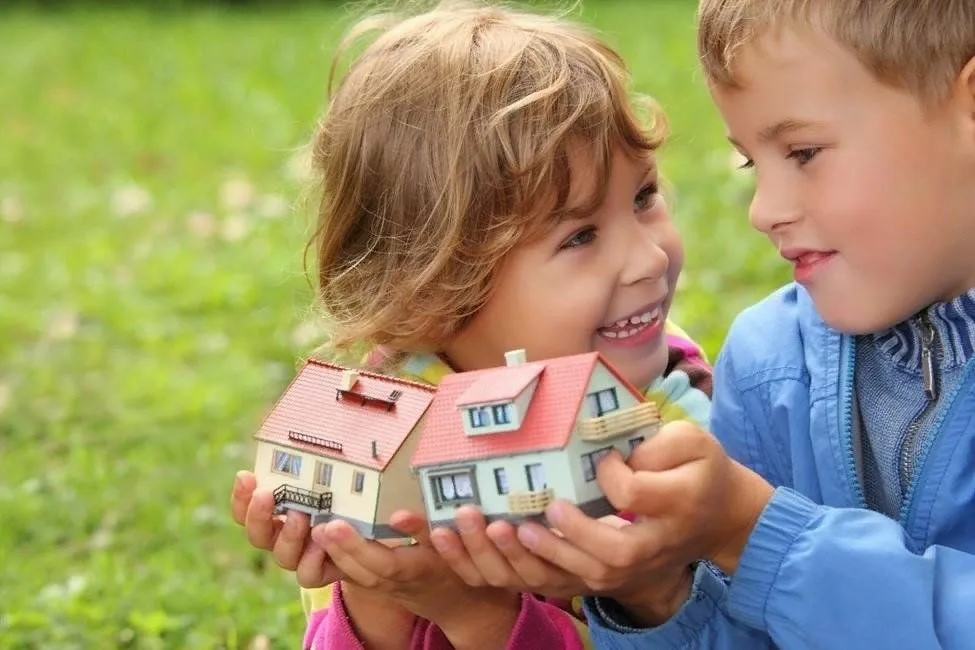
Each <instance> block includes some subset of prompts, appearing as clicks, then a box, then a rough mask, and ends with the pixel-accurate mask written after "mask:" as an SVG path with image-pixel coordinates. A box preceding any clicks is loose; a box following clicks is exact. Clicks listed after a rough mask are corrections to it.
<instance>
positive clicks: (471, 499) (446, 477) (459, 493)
mask: <svg viewBox="0 0 975 650" xmlns="http://www.w3.org/2000/svg"><path fill="white" fill-rule="evenodd" d="M430 482H431V484H432V485H433V497H434V501H435V502H436V505H437V507H438V508H439V507H442V506H445V505H450V506H458V505H461V504H464V503H477V495H476V493H475V490H474V470H473V469H468V470H464V471H462V472H455V473H453V474H438V475H436V476H431V477H430Z"/></svg>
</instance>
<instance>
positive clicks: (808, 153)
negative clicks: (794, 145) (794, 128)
mask: <svg viewBox="0 0 975 650" xmlns="http://www.w3.org/2000/svg"><path fill="white" fill-rule="evenodd" d="M820 151H822V148H821V147H806V148H804V149H794V150H792V151H790V152H789V156H788V157H789V158H791V159H792V160H795V161H796V164H797V165H799V166H800V167H802V166H803V165H807V164H809V163H810V162H812V159H813V158H815V157H816V154H818V153H819V152H820Z"/></svg>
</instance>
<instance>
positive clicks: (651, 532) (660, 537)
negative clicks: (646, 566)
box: [535, 502, 665, 578]
mask: <svg viewBox="0 0 975 650" xmlns="http://www.w3.org/2000/svg"><path fill="white" fill-rule="evenodd" d="M546 515H547V516H548V517H549V518H550V519H552V520H554V521H555V522H557V525H558V527H559V530H561V531H562V535H563V539H564V541H566V542H568V543H569V545H570V548H576V549H578V550H579V551H581V552H582V553H584V554H585V555H586V556H588V557H591V558H593V559H594V560H596V561H597V562H598V563H599V564H601V565H603V566H605V567H615V568H631V567H634V566H635V565H637V564H639V563H641V562H648V561H650V559H651V558H653V557H654V556H655V555H656V554H657V553H659V552H660V551H661V550H662V549H663V548H664V546H663V543H664V539H665V531H664V530H663V528H662V526H661V524H660V522H659V521H657V520H653V519H648V520H645V521H641V522H639V523H635V524H631V523H629V522H627V521H625V520H622V519H619V520H618V521H611V522H609V523H606V522H603V521H599V520H596V519H592V518H590V517H587V516H586V515H585V514H584V513H583V512H582V511H581V510H579V509H578V508H576V507H574V506H572V505H570V504H567V503H563V502H556V503H555V504H553V505H552V506H550V507H549V510H548V511H547V512H546ZM535 552H536V553H537V554H540V553H538V552H537V551H535ZM540 555H541V554H540ZM542 557H546V556H545V555H542ZM546 559H549V558H546ZM553 563H554V564H557V565H558V566H562V567H563V568H564V569H566V570H567V571H569V572H571V573H575V574H576V575H579V576H583V577H586V578H593V577H595V576H593V575H585V576H584V575H583V574H582V573H580V572H578V571H576V570H574V569H573V568H572V567H568V566H563V564H561V563H559V562H553Z"/></svg>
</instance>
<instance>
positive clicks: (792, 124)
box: [728, 118, 816, 146]
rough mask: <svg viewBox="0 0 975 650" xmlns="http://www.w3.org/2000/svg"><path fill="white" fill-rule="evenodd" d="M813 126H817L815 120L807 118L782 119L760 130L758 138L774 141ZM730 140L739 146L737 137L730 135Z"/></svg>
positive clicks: (761, 140)
mask: <svg viewBox="0 0 975 650" xmlns="http://www.w3.org/2000/svg"><path fill="white" fill-rule="evenodd" d="M813 126H816V123H815V122H809V121H806V120H794V119H791V118H789V119H785V120H780V121H778V122H776V123H775V124H770V125H769V126H766V127H765V128H763V129H762V130H761V131H759V132H758V139H759V141H760V142H762V143H767V142H772V141H773V140H777V139H779V138H781V137H782V136H783V135H786V134H788V133H792V132H793V131H799V130H800V129H807V128H810V127H813ZM728 141H729V142H731V143H732V144H733V145H735V146H738V143H737V142H735V139H734V138H732V137H731V136H730V135H729V136H728Z"/></svg>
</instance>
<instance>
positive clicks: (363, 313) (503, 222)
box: [309, 2, 666, 351]
mask: <svg viewBox="0 0 975 650" xmlns="http://www.w3.org/2000/svg"><path fill="white" fill-rule="evenodd" d="M377 31H378V32H379V34H378V36H377V37H376V38H375V39H374V40H372V41H371V42H370V43H369V44H368V45H367V46H366V47H365V49H364V50H363V51H362V52H361V54H359V56H358V57H357V58H356V59H355V60H354V62H353V63H352V65H351V66H350V68H349V70H348V72H347V74H346V75H345V76H344V79H342V81H341V83H340V84H339V85H338V87H337V88H336V89H335V91H334V93H332V85H333V80H334V78H335V70H336V66H337V62H338V60H339V59H340V58H341V57H342V55H343V53H344V52H345V51H347V50H348V49H349V48H350V47H352V46H355V45H356V44H357V43H359V42H360V40H361V39H362V38H363V37H364V36H365V35H367V34H374V33H376V32H377ZM329 89H330V93H331V98H330V101H329V105H328V107H327V111H326V113H325V115H324V117H323V118H322V120H321V122H320V124H319V126H318V129H317V132H316V134H315V136H314V139H313V142H312V160H313V169H314V171H315V174H316V179H317V183H316V190H317V191H320V195H321V199H320V205H319V210H318V221H319V222H318V228H317V232H316V233H315V234H314V236H313V238H312V240H311V241H310V242H309V247H310V248H312V249H314V250H316V251H317V275H318V292H319V296H320V299H321V302H322V304H323V306H324V309H325V312H326V317H327V319H328V320H329V321H330V327H331V328H332V337H331V342H330V347H332V348H333V349H336V350H339V351H340V350H343V349H346V350H347V349H348V348H349V346H350V345H352V344H354V343H364V344H367V345H376V344H380V345H388V346H390V347H392V348H393V349H395V350H399V351H419V350H431V351H432V350H437V349H438V348H439V346H440V345H441V344H442V343H443V342H444V341H446V340H447V339H449V338H450V337H451V336H452V335H453V334H455V333H456V332H457V331H459V330H460V329H461V328H462V327H463V326H464V324H465V323H466V322H467V320H468V319H469V318H470V317H471V315H473V314H474V313H476V312H477V311H478V310H479V309H480V308H481V307H482V306H483V305H484V303H485V301H486V300H487V299H488V297H489V295H490V292H491V285H492V278H493V276H494V274H495V272H496V271H497V269H498V266H499V263H500V262H501V260H502V259H503V258H504V256H505V254H506V253H507V252H508V251H510V250H511V249H512V248H513V247H514V246H515V245H517V244H518V243H521V242H524V241H526V239H530V238H531V237H534V236H537V234H539V233H541V232H544V230H545V228H546V227H549V226H551V225H552V224H553V223H555V222H558V221H559V220H561V219H565V218H572V217H575V216H579V214H581V213H585V212H586V211H588V210H592V209H594V207H595V206H596V205H598V204H599V203H600V202H601V200H602V198H603V193H604V192H605V189H604V188H605V186H606V183H605V182H598V183H596V187H597V188H598V189H597V191H596V192H595V193H594V195H593V196H591V197H589V198H590V200H589V201H588V204H587V205H585V206H581V208H580V206H574V207H573V209H571V210H570V209H569V206H567V204H566V200H567V197H568V194H569V183H570V177H569V162H568V157H569V151H570V149H572V150H575V149H576V148H577V147H579V146H583V147H585V150H586V151H587V153H589V154H591V155H590V156H589V158H588V161H589V164H590V165H591V167H592V171H593V173H594V174H596V178H598V179H601V181H605V179H606V178H607V176H608V173H609V169H608V167H609V164H610V160H611V156H612V152H613V151H614V150H615V149H617V148H623V149H624V150H626V151H630V152H633V153H643V152H647V151H652V150H655V149H656V148H657V147H658V146H659V145H660V144H661V142H662V140H663V138H664V135H665V130H666V125H665V122H664V120H663V116H662V114H661V113H660V112H659V111H658V110H657V109H656V107H655V106H654V105H653V104H652V102H649V100H648V101H647V102H646V105H647V106H648V107H649V114H648V115H647V116H646V118H647V119H646V120H645V121H643V122H641V120H640V119H638V117H637V113H636V112H635V110H634V107H635V104H634V103H631V99H630V98H629V97H628V94H627V93H628V91H627V73H626V69H625V66H624V64H623V62H622V60H621V59H620V57H619V56H618V54H617V53H616V52H615V51H614V50H613V49H611V48H610V47H609V46H608V45H606V44H605V43H603V42H602V41H600V40H599V39H598V38H597V37H596V36H594V35H593V34H592V33H590V32H589V31H587V30H586V29H584V28H582V27H581V26H579V25H576V24H574V23H572V22H570V21H567V20H564V19H561V18H558V17H550V16H542V15H535V14H530V13H525V12H521V11H516V10H512V9H506V8H500V7H498V6H482V5H479V4H474V3H471V2H445V3H440V4H439V5H438V6H436V7H435V8H433V9H431V10H429V11H426V12H423V13H419V14H415V15H411V16H406V17H402V16H397V15H391V14H386V15H380V16H376V17H373V18H369V19H366V20H364V21H362V22H360V23H359V24H357V25H356V26H355V27H354V28H353V29H352V30H351V32H350V33H349V35H348V36H347V38H346V39H345V41H344V42H343V44H342V45H341V46H340V49H339V54H338V55H337V56H336V59H335V62H333V64H332V73H331V75H330V79H329ZM634 99H635V98H634Z"/></svg>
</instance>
